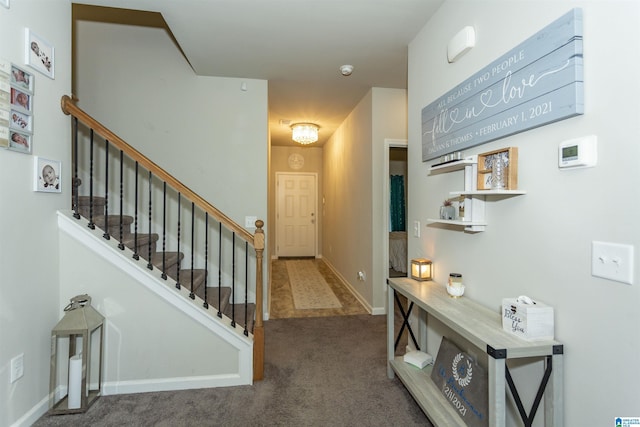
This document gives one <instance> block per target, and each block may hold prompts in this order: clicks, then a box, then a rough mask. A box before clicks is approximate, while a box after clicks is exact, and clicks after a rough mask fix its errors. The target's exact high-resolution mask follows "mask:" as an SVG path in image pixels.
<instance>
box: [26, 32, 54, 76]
mask: <svg viewBox="0 0 640 427" xmlns="http://www.w3.org/2000/svg"><path fill="white" fill-rule="evenodd" d="M24 39H25V47H24V48H25V51H24V62H25V64H27V65H28V66H30V67H32V68H33V69H34V70H36V71H39V72H41V73H42V74H44V75H45V76H47V77H49V78H50V79H53V78H55V49H54V47H53V46H52V45H51V43H49V42H47V41H46V40H45V39H43V38H42V37H40V36H38V35H37V34H35V33H34V32H33V31H31V30H30V29H29V28H25V34H24Z"/></svg>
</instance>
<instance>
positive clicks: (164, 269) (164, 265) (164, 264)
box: [160, 181, 167, 280]
mask: <svg viewBox="0 0 640 427" xmlns="http://www.w3.org/2000/svg"><path fill="white" fill-rule="evenodd" d="M166 249H167V181H165V182H164V184H163V187H162V274H161V275H160V277H162V278H163V279H164V280H167V253H166Z"/></svg>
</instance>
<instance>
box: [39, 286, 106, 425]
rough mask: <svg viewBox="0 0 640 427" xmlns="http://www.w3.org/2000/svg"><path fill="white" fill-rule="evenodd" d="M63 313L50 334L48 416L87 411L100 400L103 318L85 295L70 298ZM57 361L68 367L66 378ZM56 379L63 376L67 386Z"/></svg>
mask: <svg viewBox="0 0 640 427" xmlns="http://www.w3.org/2000/svg"><path fill="white" fill-rule="evenodd" d="M64 312H65V313H64V317H63V318H62V319H61V320H60V321H59V322H58V324H57V325H56V326H55V327H54V328H53V330H52V331H51V376H50V381H49V413H50V415H58V414H75V413H81V412H86V411H87V409H89V407H90V406H91V405H92V404H93V403H94V402H95V401H96V399H97V398H98V397H100V394H101V387H102V347H103V346H102V342H103V338H104V328H103V324H104V317H103V316H102V315H101V314H100V313H98V312H97V311H96V310H95V309H94V308H93V307H92V306H91V297H90V296H89V295H86V294H84V295H78V296H76V297H74V298H72V299H71V303H70V304H69V305H67V307H65V309H64ZM67 338H68V341H69V342H68V349H65V348H64V347H65V346H64V345H63V344H64V340H65V339H67ZM96 340H97V341H98V342H97V343H96V342H95V341H96ZM61 343H62V345H61ZM96 347H97V349H96ZM78 350H80V351H78ZM92 356H94V361H93V364H92ZM96 357H97V359H98V362H97V364H96V362H95V358H96ZM59 361H60V364H62V362H63V361H64V362H65V363H66V364H67V374H66V375H64V372H63V371H64V369H63V367H62V366H59ZM96 370H97V373H96V374H95V375H92V374H94V373H95V371H96ZM58 376H60V377H63V376H66V378H67V381H66V384H64V382H65V381H61V380H60V379H59V378H58ZM59 382H61V383H60V384H59ZM58 396H61V397H58Z"/></svg>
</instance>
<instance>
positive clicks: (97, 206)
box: [78, 196, 106, 219]
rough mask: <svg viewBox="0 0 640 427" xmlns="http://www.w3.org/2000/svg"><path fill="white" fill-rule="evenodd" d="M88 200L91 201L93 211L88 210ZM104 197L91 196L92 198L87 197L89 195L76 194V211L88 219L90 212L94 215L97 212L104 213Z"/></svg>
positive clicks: (89, 204)
mask: <svg viewBox="0 0 640 427" xmlns="http://www.w3.org/2000/svg"><path fill="white" fill-rule="evenodd" d="M90 201H93V212H90V210H91V209H90V206H91V203H90ZM105 202H106V200H105V198H104V197H97V196H93V198H89V196H78V213H79V214H80V215H82V216H83V217H85V218H87V219H89V216H90V215H91V213H93V216H94V217H95V216H96V215H97V214H100V215H102V214H104V205H105Z"/></svg>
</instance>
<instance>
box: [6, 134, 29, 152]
mask: <svg viewBox="0 0 640 427" xmlns="http://www.w3.org/2000/svg"><path fill="white" fill-rule="evenodd" d="M7 148H8V149H9V150H13V151H19V152H21V153H26V154H30V153H31V135H30V134H28V133H27V132H21V131H18V130H15V129H9V146H8V147H7Z"/></svg>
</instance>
